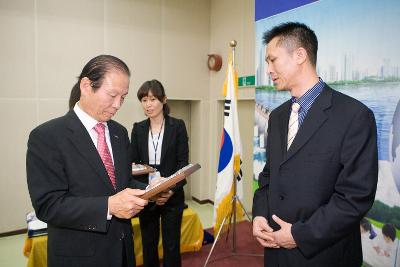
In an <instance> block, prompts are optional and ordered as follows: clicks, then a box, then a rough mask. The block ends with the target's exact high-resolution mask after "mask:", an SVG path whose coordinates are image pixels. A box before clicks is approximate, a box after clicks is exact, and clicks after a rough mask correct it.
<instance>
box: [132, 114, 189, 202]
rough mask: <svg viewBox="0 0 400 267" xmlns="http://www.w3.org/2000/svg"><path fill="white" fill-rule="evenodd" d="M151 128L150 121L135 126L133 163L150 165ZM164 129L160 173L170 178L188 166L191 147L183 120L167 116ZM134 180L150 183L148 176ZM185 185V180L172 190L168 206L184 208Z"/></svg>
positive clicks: (136, 177) (141, 176)
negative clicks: (172, 193) (149, 143)
mask: <svg viewBox="0 0 400 267" xmlns="http://www.w3.org/2000/svg"><path fill="white" fill-rule="evenodd" d="M149 127H150V120H149V119H146V120H144V121H141V122H137V123H134V124H133V129H132V134H131V155H132V162H134V163H136V164H149V148H148V142H149V140H148V139H149V129H150V128H149ZM164 127H165V128H164V136H163V142H162V147H161V161H160V167H159V168H158V171H160V173H161V176H163V177H168V176H170V175H172V174H173V173H175V172H176V171H177V170H179V169H180V168H182V167H184V166H186V165H187V164H188V160H189V146H188V136H187V131H186V126H185V123H184V122H183V120H181V119H176V118H173V117H170V116H166V117H165V122H164ZM134 178H135V179H137V180H138V181H140V182H143V183H146V184H147V183H148V176H147V175H140V176H134ZM185 184H186V180H183V181H181V182H179V183H178V184H176V186H175V187H174V188H172V191H174V195H173V196H172V197H171V198H170V199H169V200H168V202H167V205H178V204H181V205H182V207H183V204H184V193H183V186H184V185H185Z"/></svg>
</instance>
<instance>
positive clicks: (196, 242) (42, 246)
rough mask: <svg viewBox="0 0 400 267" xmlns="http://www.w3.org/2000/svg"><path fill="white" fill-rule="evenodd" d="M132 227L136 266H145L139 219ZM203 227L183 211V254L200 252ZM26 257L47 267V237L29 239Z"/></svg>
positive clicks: (30, 264) (31, 265) (32, 263)
mask: <svg viewBox="0 0 400 267" xmlns="http://www.w3.org/2000/svg"><path fill="white" fill-rule="evenodd" d="M131 221H132V227H133V232H134V233H135V234H134V244H135V257H136V264H137V265H142V264H143V252H142V235H141V232H140V225H139V219H138V218H133V219H132V220H131ZM203 237H204V232H203V226H202V224H201V222H200V219H199V216H198V215H197V214H196V213H195V212H194V211H193V210H192V209H190V208H187V209H185V210H184V211H183V218H182V227H181V253H184V252H193V251H199V250H200V249H201V245H202V243H203ZM23 252H24V255H25V256H26V257H27V258H28V265H27V266H28V267H46V266H47V235H44V236H37V237H33V238H27V239H26V240H25V244H24V250H23ZM158 253H159V256H160V258H162V257H163V253H162V243H161V238H160V242H159V243H158Z"/></svg>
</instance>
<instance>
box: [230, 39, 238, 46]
mask: <svg viewBox="0 0 400 267" xmlns="http://www.w3.org/2000/svg"><path fill="white" fill-rule="evenodd" d="M229 45H230V47H236V45H237V42H236V40H232V41H230V42H229Z"/></svg>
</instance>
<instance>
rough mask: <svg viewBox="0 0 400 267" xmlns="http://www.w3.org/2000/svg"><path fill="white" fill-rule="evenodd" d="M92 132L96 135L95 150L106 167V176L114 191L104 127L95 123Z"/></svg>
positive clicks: (113, 175)
mask: <svg viewBox="0 0 400 267" xmlns="http://www.w3.org/2000/svg"><path fill="white" fill-rule="evenodd" d="M94 130H95V131H96V133H97V150H98V151H99V154H100V157H101V160H102V161H103V163H104V166H105V167H106V170H107V173H108V176H109V177H110V180H111V183H112V185H113V187H114V189H115V186H116V182H115V173H114V165H113V162H112V158H111V154H110V150H108V146H107V143H106V135H105V125H104V124H103V123H101V122H99V123H97V124H96V126H95V127H94Z"/></svg>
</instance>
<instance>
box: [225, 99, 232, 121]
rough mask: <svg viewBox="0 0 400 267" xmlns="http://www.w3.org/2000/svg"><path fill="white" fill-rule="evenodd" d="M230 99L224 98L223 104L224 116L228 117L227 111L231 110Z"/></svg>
mask: <svg viewBox="0 0 400 267" xmlns="http://www.w3.org/2000/svg"><path fill="white" fill-rule="evenodd" d="M231 102H232V101H231V100H229V99H225V105H224V116H225V117H229V113H230V112H231Z"/></svg>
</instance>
